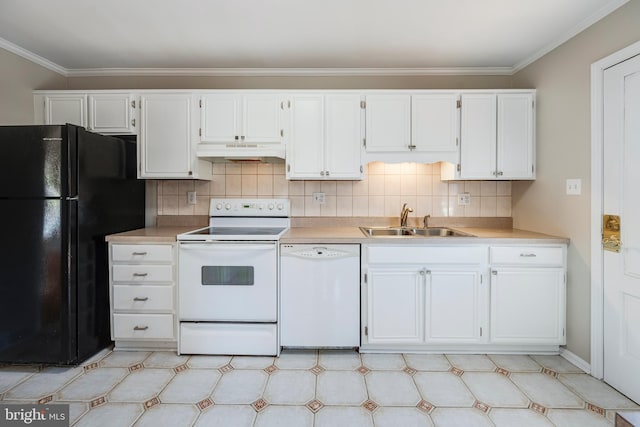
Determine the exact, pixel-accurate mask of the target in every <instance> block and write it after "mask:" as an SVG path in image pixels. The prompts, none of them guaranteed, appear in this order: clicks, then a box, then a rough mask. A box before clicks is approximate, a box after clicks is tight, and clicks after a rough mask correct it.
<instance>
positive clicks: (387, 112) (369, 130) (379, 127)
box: [365, 94, 411, 153]
mask: <svg viewBox="0 0 640 427" xmlns="http://www.w3.org/2000/svg"><path fill="white" fill-rule="evenodd" d="M365 120H366V151H367V153H375V152H402V151H409V150H410V149H411V95H405V94H388V95H367V99H366V119H365Z"/></svg>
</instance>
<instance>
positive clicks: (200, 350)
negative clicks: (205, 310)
mask: <svg viewBox="0 0 640 427" xmlns="http://www.w3.org/2000/svg"><path fill="white" fill-rule="evenodd" d="M179 341H180V343H179V345H180V354H236V355H247V356H275V355H276V353H277V351H278V335H277V326H276V324H275V323H208V322H198V323H190V322H181V323H180V340H179Z"/></svg>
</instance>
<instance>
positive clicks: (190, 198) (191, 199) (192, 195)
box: [187, 191, 198, 205]
mask: <svg viewBox="0 0 640 427" xmlns="http://www.w3.org/2000/svg"><path fill="white" fill-rule="evenodd" d="M197 202H198V199H197V198H196V192H195V191H187V203H188V204H190V205H195V204H196V203H197Z"/></svg>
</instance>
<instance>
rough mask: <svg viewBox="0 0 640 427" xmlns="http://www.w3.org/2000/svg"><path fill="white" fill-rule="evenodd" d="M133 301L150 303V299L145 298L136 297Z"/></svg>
mask: <svg viewBox="0 0 640 427" xmlns="http://www.w3.org/2000/svg"><path fill="white" fill-rule="evenodd" d="M133 300H134V301H148V300H149V297H144V298H140V297H135V298H134V299H133Z"/></svg>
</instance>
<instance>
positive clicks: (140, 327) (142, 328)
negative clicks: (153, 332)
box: [133, 326, 149, 331]
mask: <svg viewBox="0 0 640 427" xmlns="http://www.w3.org/2000/svg"><path fill="white" fill-rule="evenodd" d="M147 329H149V327H148V326H134V327H133V330H134V331H146V330H147Z"/></svg>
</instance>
